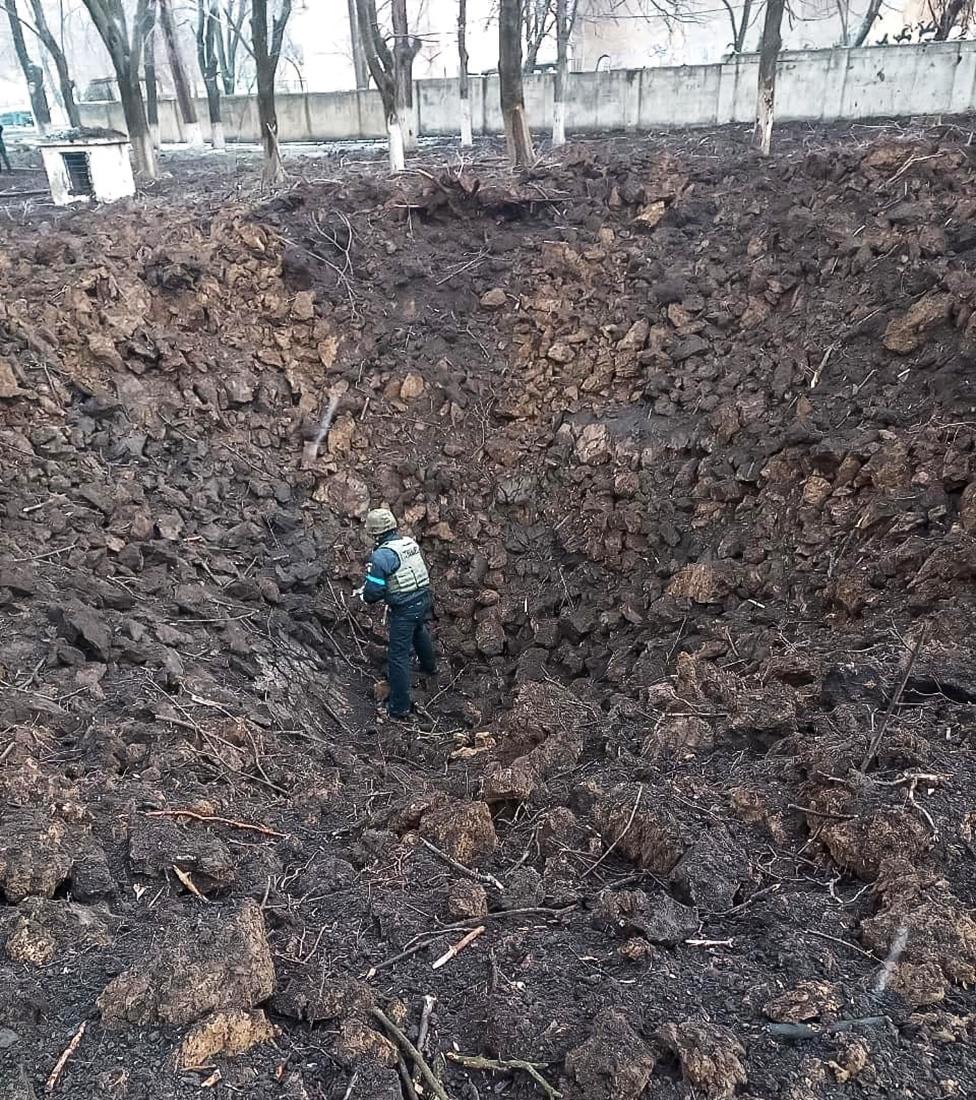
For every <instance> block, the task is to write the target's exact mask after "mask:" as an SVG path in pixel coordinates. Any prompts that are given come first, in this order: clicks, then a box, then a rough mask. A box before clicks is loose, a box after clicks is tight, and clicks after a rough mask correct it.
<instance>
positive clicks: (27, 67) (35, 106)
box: [6, 0, 51, 134]
mask: <svg viewBox="0 0 976 1100" xmlns="http://www.w3.org/2000/svg"><path fill="white" fill-rule="evenodd" d="M6 8H7V18H8V19H9V20H10V34H11V37H12V38H13V40H14V52H15V53H16V54H17V60H18V61H19V62H20V68H21V71H22V72H23V74H24V79H25V80H26V81H27V92H28V94H29V95H30V102H31V111H32V113H33V115H34V125H35V126H36V127H37V131H38V133H41V134H44V133H47V131H48V129H49V128H50V126H51V108H50V107H49V106H48V102H47V92H46V91H45V90H44V70H43V69H42V68H41V66H40V65H37V64H35V62H34V60H33V59H32V58H31V56H30V54H29V53H28V52H27V43H26V42H25V41H24V28H23V27H22V26H21V24H20V13H19V12H18V11H17V0H6Z"/></svg>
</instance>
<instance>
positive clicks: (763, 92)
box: [753, 0, 786, 157]
mask: <svg viewBox="0 0 976 1100" xmlns="http://www.w3.org/2000/svg"><path fill="white" fill-rule="evenodd" d="M785 6H786V0H767V4H766V21H765V22H764V23H763V34H762V44H761V46H760V48H759V88H758V99H757V105H756V131H755V134H754V135H753V145H755V147H756V148H757V149H759V151H760V152H761V153H762V155H763V156H764V157H768V156H769V150H770V145H771V144H772V138H773V115H774V105H775V101H776V61H777V59H778V58H779V51H780V47H781V46H782V44H783V36H782V33H781V29H780V28H781V25H782V22H783V9H784V7H785Z"/></svg>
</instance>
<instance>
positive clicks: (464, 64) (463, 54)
mask: <svg viewBox="0 0 976 1100" xmlns="http://www.w3.org/2000/svg"><path fill="white" fill-rule="evenodd" d="M470 93H471V89H470V87H469V83H468V0H458V94H459V96H460V98H461V144H462V145H472V144H474V138H473V137H472V134H471V94H470Z"/></svg>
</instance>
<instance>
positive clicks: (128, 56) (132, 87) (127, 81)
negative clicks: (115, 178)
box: [83, 0, 156, 179]
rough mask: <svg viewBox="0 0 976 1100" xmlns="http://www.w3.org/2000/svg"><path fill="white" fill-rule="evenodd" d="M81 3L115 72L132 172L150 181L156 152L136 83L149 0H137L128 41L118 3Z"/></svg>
mask: <svg viewBox="0 0 976 1100" xmlns="http://www.w3.org/2000/svg"><path fill="white" fill-rule="evenodd" d="M83 2H84V5H85V7H86V8H87V9H88V14H89V15H90V16H91V17H92V22H93V23H94V24H95V29H96V30H97V31H98V34H99V37H100V38H101V40H102V41H103V42H104V43H105V49H106V50H107V51H108V55H109V57H110V58H111V59H112V68H113V69H114V70H115V80H116V83H117V84H118V86H119V97H120V98H121V100H122V113H123V114H124V115H125V125H126V129H127V130H128V133H129V144H130V145H131V146H132V156H133V159H134V160H135V165H136V171H137V172H138V173H139V175H141V176H145V177H149V178H150V179H154V178H155V176H156V153H155V150H154V149H153V144H152V140H151V138H150V135H149V124H148V122H147V121H146V104H145V101H144V100H143V98H142V87H141V85H140V83H139V63H140V61H141V59H142V48H143V43H144V42H145V40H146V37H147V32H148V30H149V28H150V27H151V26H152V14H151V8H150V3H151V0H137V4H136V13H135V18H134V20H133V28H132V41H131V42H130V41H129V39H128V38H127V37H126V35H125V18H124V16H123V14H122V5H121V2H119V0H83Z"/></svg>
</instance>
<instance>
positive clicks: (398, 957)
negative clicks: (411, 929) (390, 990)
mask: <svg viewBox="0 0 976 1100" xmlns="http://www.w3.org/2000/svg"><path fill="white" fill-rule="evenodd" d="M575 908H576V905H564V906H563V907H562V908H561V909H550V908H548V907H546V906H532V907H530V908H528V909H499V910H498V911H497V912H494V913H489V914H488V915H487V916H486V917H482V920H497V919H499V918H501V917H525V916H530V915H535V914H537V913H540V914H541V913H545V914H546V915H547V916H555V917H559V916H562V915H563V914H564V913H569V912H572V910H573V909H575ZM472 927H473V925H472V922H471V921H463V922H461V923H460V924H448V925H446V926H445V927H444V928H436V929H434V930H433V931H431V932H420V933H419V934H418V935H416V936H414V938H413V939H412V940H410V942H409V943H408V944H407V946H406V947H405V948H404V949H403V950H402V951H398V952H397V954H395V955H391V956H390V957H389V958H387V959H384V960H383V961H382V962H379V963H377V964H376V965H375V966H371V967H370V968H369V970H367V971H366V973H365V974H364V975H363V977H364V978H366V979H367V980H368V979H370V978H374V977H376V975H377V974H378V973H379V972H380V971H381V970H386V969H388V968H389V967H391V966H394V965H395V964H396V963H398V962H402V961H403V960H404V959H409V958H410V956H411V955H416V954H417V952H418V951H421V950H422V949H423V948H424V947H426V946H427V944H428V943H429V942H430V941H431V940H436V939H437V938H438V937H439V936H446V935H448V934H449V933H450V932H464V931H470V929H471V928H472Z"/></svg>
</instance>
